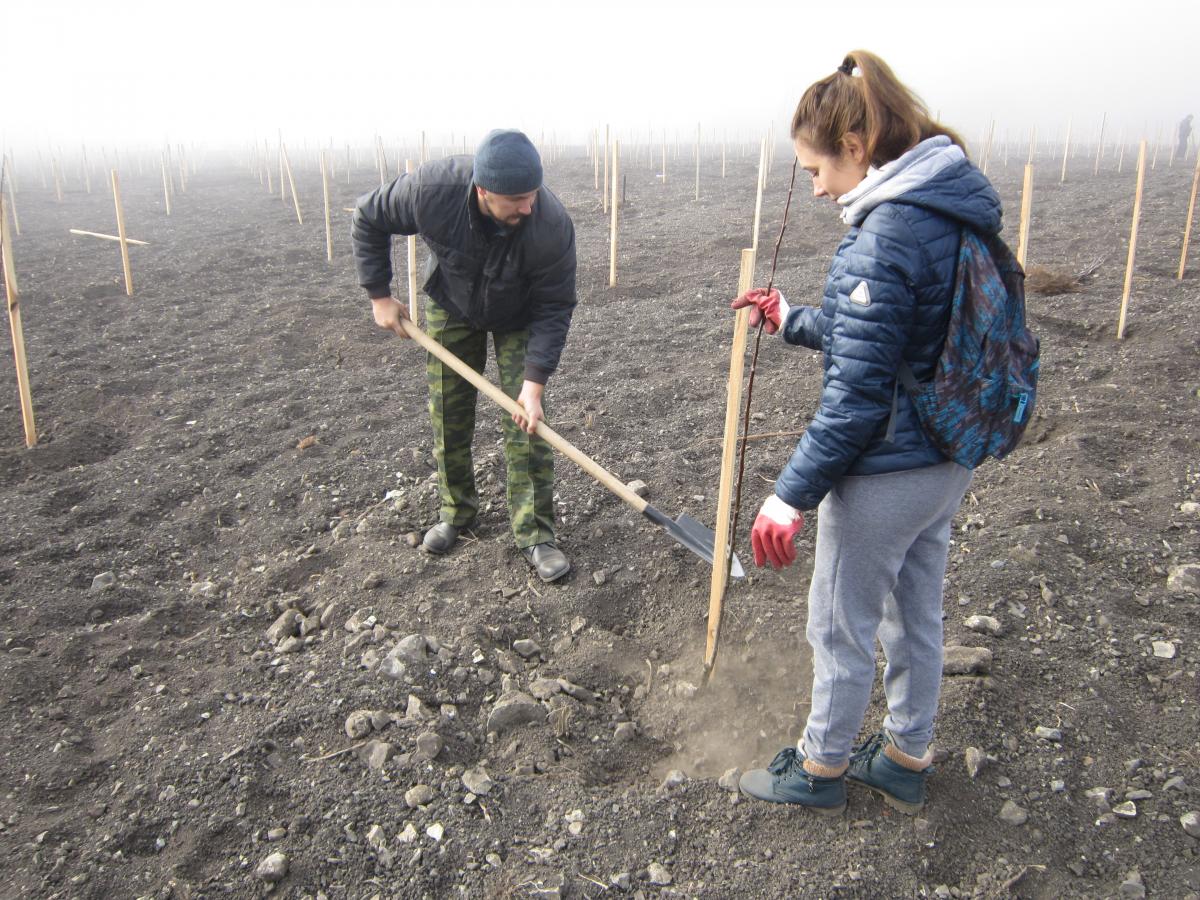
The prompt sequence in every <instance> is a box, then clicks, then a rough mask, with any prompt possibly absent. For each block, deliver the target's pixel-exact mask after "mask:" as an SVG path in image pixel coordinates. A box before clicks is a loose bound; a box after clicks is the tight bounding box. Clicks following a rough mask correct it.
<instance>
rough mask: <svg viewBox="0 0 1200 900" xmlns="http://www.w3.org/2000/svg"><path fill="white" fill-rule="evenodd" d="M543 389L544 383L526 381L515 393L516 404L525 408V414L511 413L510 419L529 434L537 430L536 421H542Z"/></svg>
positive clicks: (544, 387)
mask: <svg viewBox="0 0 1200 900" xmlns="http://www.w3.org/2000/svg"><path fill="white" fill-rule="evenodd" d="M545 389H546V386H545V385H544V384H538V383H537V382H536V381H526V382H525V383H524V384H522V385H521V393H519V394H518V395H517V405H518V406H520V407H521V408H522V409H523V410H525V415H523V416H521V415H518V414H517V413H513V417H512V420H513V421H514V422H516V423H517V425H518V426H519V427H520V428H521V430H522V431H527V432H528V433H529V434H533V433H534V432H535V431H537V426H538V422H540V421H542V391H544V390H545Z"/></svg>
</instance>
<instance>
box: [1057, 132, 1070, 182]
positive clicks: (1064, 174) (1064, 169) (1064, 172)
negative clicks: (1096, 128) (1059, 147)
mask: <svg viewBox="0 0 1200 900" xmlns="http://www.w3.org/2000/svg"><path fill="white" fill-rule="evenodd" d="M1070 149H1071V120H1070V119H1069V118H1068V119H1067V141H1066V143H1065V144H1063V163H1062V175H1061V177H1059V179H1058V183H1059V184H1066V182H1067V153H1068V151H1069V150H1070Z"/></svg>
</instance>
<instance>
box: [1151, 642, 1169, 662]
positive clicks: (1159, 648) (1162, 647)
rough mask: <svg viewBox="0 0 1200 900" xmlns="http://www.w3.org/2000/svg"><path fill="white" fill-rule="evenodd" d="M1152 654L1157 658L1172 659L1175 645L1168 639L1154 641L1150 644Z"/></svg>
mask: <svg viewBox="0 0 1200 900" xmlns="http://www.w3.org/2000/svg"><path fill="white" fill-rule="evenodd" d="M1151 646H1152V647H1153V648H1154V655H1155V656H1157V657H1158V658H1159V659H1174V658H1175V645H1174V644H1173V643H1171V642H1170V641H1155V642H1154V643H1153V644H1152V645H1151Z"/></svg>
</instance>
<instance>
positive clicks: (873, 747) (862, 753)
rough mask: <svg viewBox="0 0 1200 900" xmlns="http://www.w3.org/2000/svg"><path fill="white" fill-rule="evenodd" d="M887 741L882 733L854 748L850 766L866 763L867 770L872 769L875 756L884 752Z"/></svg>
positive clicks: (872, 736)
mask: <svg viewBox="0 0 1200 900" xmlns="http://www.w3.org/2000/svg"><path fill="white" fill-rule="evenodd" d="M885 740H886V739H885V738H884V736H883V732H882V731H880V732H878V733H876V734H873V735H871V736H870V737H869V738H867V739H866V740H865V741H863V742H862V743H861V744H859V745H858V746H857V747H855V748H854V752H853V753H851V754H850V764H851V765H853V764H854V763H857V762H865V763H866V764H867V768H868V769H869V768H871V763H872V762H873V761H874V760H875V756H876V755H877V754H878V753H880V752H881V751H882V750H883V745H884V743H885Z"/></svg>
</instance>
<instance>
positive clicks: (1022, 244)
mask: <svg viewBox="0 0 1200 900" xmlns="http://www.w3.org/2000/svg"><path fill="white" fill-rule="evenodd" d="M1032 210H1033V163H1026V164H1025V184H1024V186H1023V187H1022V188H1021V227H1020V228H1019V229H1018V231H1017V234H1018V235H1019V237H1018V238H1017V262H1018V263H1020V264H1021V268H1022V269H1023V268H1025V257H1026V254H1027V253H1028V251H1029V218H1030V213H1031V212H1032Z"/></svg>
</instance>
